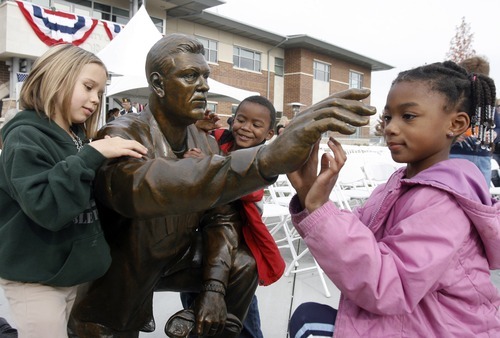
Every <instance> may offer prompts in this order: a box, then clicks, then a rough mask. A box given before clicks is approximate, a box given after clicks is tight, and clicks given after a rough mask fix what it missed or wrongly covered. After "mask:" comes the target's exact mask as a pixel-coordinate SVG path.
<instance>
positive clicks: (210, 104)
mask: <svg viewBox="0 0 500 338" xmlns="http://www.w3.org/2000/svg"><path fill="white" fill-rule="evenodd" d="M207 109H208V110H210V111H211V112H212V113H217V103H213V102H207Z"/></svg>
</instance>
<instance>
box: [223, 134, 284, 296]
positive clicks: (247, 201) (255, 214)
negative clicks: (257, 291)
mask: <svg viewBox="0 0 500 338" xmlns="http://www.w3.org/2000/svg"><path fill="white" fill-rule="evenodd" d="M213 135H214V137H215V139H216V140H217V142H218V143H219V146H220V148H221V150H222V151H223V152H224V153H226V154H227V153H229V152H230V151H231V148H232V147H233V144H234V139H233V138H232V135H231V132H230V131H229V130H227V129H216V130H215V131H214V133H213ZM263 197H264V190H263V189H261V190H257V191H254V192H253V193H251V194H248V195H246V196H243V197H242V198H240V200H241V202H242V205H243V211H244V213H245V216H246V217H245V219H246V220H247V224H245V226H243V237H244V238H245V242H246V244H247V245H248V248H249V249H250V251H251V252H252V255H253V257H254V258H255V261H256V263H257V272H258V274H259V284H260V285H265V286H267V285H270V284H272V283H274V282H276V281H277V280H278V279H280V277H281V276H282V275H283V272H284V271H285V266H286V264H285V261H284V260H283V257H281V254H280V251H279V249H278V246H277V245H276V242H275V241H274V238H273V236H272V235H271V234H270V233H269V230H268V229H267V226H266V225H265V224H264V222H262V216H261V214H260V211H259V208H258V207H257V206H256V203H257V202H260V201H262V198H263Z"/></svg>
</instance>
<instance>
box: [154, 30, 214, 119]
mask: <svg viewBox="0 0 500 338" xmlns="http://www.w3.org/2000/svg"><path fill="white" fill-rule="evenodd" d="M204 51H205V49H204V48H203V44H202V43H200V42H199V41H198V40H197V39H196V38H195V37H194V36H189V35H183V34H171V35H167V36H165V37H163V38H162V39H160V40H159V41H158V42H157V43H156V44H155V45H154V46H153V47H152V48H151V49H150V51H149V53H148V55H147V58H146V76H147V78H148V83H149V87H150V88H151V89H152V91H153V94H154V96H153V99H154V101H156V102H157V104H158V105H159V109H160V110H161V111H162V113H164V114H166V115H167V116H168V118H170V119H176V123H179V122H183V124H186V125H188V124H191V123H193V122H195V121H196V120H199V119H203V118H204V116H205V115H204V114H205V109H206V104H207V93H208V90H209V89H210V87H209V86H208V76H209V75H210V68H209V66H208V63H207V61H206V60H205V57H204V55H203V53H204ZM150 101H151V100H150Z"/></svg>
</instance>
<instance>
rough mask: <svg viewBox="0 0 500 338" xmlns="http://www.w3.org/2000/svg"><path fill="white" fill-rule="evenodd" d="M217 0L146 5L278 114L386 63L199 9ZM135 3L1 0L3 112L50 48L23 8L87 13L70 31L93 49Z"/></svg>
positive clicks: (161, 26) (161, 23)
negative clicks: (78, 28) (195, 41)
mask: <svg viewBox="0 0 500 338" xmlns="http://www.w3.org/2000/svg"><path fill="white" fill-rule="evenodd" d="M223 4H224V2H223V1H219V0H194V1H187V0H170V1H163V0H150V1H148V2H147V5H146V10H147V12H148V14H149V16H150V17H151V20H152V21H153V23H154V25H155V26H156V27H157V29H158V30H159V31H160V33H162V34H170V33H185V34H191V35H194V36H196V37H197V38H198V39H199V40H200V41H201V42H202V43H203V44H204V46H205V49H206V52H205V57H206V59H207V61H208V63H209V65H210V67H211V78H213V79H215V80H217V81H219V82H222V83H224V84H227V85H230V86H233V87H237V88H240V89H245V90H248V91H253V92H258V93H259V94H260V95H263V96H266V97H267V98H269V99H270V100H271V102H273V104H274V105H275V107H276V110H277V111H278V115H279V117H280V116H281V115H285V116H287V117H288V118H293V116H294V114H296V113H298V111H299V110H300V107H301V106H302V105H304V106H309V105H311V104H313V103H315V102H318V101H320V100H321V99H323V98H325V97H326V96H328V95H330V94H332V93H334V92H338V91H341V90H345V89H348V88H370V87H371V74H372V72H373V71H379V70H388V69H391V68H392V67H391V66H389V65H387V64H384V63H382V62H379V61H376V60H373V59H371V58H369V57H367V56H364V55H359V54H356V53H354V52H351V51H349V50H345V49H342V48H340V47H337V46H335V45H333V44H331V43H328V42H325V41H322V40H319V39H316V38H313V37H310V36H307V35H292V36H283V35H279V34H275V33H271V32H268V31H266V30H264V29H260V28H258V27H254V26H251V25H248V24H245V23H242V22H238V21H235V20H232V19H230V18H227V17H223V16H220V15H216V14H213V13H211V12H208V11H205V10H206V9H208V8H210V7H214V6H219V5H223ZM141 5H142V3H141V2H140V1H138V0H132V1H119V0H114V1H113V0H69V1H67V0H64V1H63V0H32V2H20V1H11V0H8V1H6V0H2V1H1V2H0V99H2V104H3V107H2V113H3V114H4V113H5V111H6V110H7V109H8V108H10V107H12V106H13V105H15V100H16V97H17V92H18V88H19V83H20V81H22V79H20V78H19V77H20V74H21V77H22V74H25V73H28V72H29V69H30V67H31V65H32V63H33V61H34V60H35V59H36V58H37V57H38V56H40V55H41V54H42V53H43V52H44V51H45V50H46V49H47V48H48V45H50V43H51V41H53V40H56V39H57V37H52V38H44V37H43V33H44V32H37V31H36V26H35V23H34V22H36V21H37V18H35V19H31V22H30V19H28V18H27V14H26V12H28V11H29V10H31V11H32V12H37V13H38V17H43V15H45V16H50V15H59V16H64V15H67V16H68V17H70V16H71V15H73V16H75V15H76V18H78V19H80V21H82V20H84V19H85V20H84V21H85V22H86V25H87V26H88V27H91V26H92V25H93V28H89V30H91V32H90V33H87V35H86V36H85V39H84V38H81V37H80V35H85V33H82V32H81V31H80V32H77V33H74V35H77V34H80V35H79V36H77V38H80V40H78V43H79V45H80V47H82V48H84V49H87V50H90V51H92V52H94V53H98V52H99V51H100V50H102V49H103V48H104V47H105V46H106V45H107V44H108V43H109V42H110V41H111V39H112V38H113V34H116V31H119V30H120V29H122V28H123V26H124V25H125V24H126V23H127V22H128V20H129V18H131V17H132V16H133V13H136V12H137V10H138V8H140V6H141ZM52 11H54V12H52ZM40 12H41V13H40ZM38 20H40V19H38ZM42 28H43V27H42ZM41 30H43V29H41ZM45 34H49V35H50V34H51V33H50V32H49V33H47V32H45ZM52 34H53V33H52ZM118 34H119V33H118ZM74 38H75V37H74ZM51 39H52V40H51ZM44 40H45V41H44ZM47 40H49V41H47ZM75 44H76V43H75ZM116 53H117V58H118V57H120V54H121V53H134V46H133V45H130V46H128V47H127V50H119V51H118V50H117V51H116ZM111 99H112V98H111ZM135 99H136V100H137V101H139V103H143V104H144V103H146V102H140V101H141V100H143V101H146V100H147V98H145V97H137V98H135ZM368 100H369V99H367V103H369V101H368ZM111 104H112V103H111ZM209 105H210V108H211V109H212V110H215V111H216V112H217V113H218V114H219V115H220V116H221V118H222V119H223V120H225V119H226V118H227V117H229V116H230V115H231V114H232V111H233V110H234V108H235V104H234V103H230V102H225V101H211V102H210V103H209ZM279 117H278V118H279ZM369 136H370V135H369V127H363V128H359V130H358V132H357V134H356V135H354V136H353V137H356V138H369Z"/></svg>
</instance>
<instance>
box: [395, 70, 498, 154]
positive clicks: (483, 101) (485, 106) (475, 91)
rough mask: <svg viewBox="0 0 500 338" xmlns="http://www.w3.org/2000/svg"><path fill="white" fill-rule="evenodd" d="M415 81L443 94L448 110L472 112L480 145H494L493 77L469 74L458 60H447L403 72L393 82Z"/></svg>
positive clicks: (472, 123) (474, 131)
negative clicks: (421, 82) (425, 83)
mask: <svg viewBox="0 0 500 338" xmlns="http://www.w3.org/2000/svg"><path fill="white" fill-rule="evenodd" d="M415 81H425V82H427V83H428V85H429V87H430V89H431V90H433V91H437V92H439V93H441V94H443V95H444V96H445V97H446V101H447V103H446V106H445V107H444V110H445V111H447V112H450V111H452V110H454V109H456V110H458V111H463V112H466V113H467V114H468V115H469V118H470V121H471V124H470V127H471V128H472V135H474V136H476V139H477V141H476V146H477V147H481V148H487V149H489V150H490V149H491V148H492V147H493V128H494V127H495V123H494V114H495V98H496V88H495V83H494V82H493V80H492V79H491V78H489V77H488V76H486V75H484V74H478V73H467V71H466V70H465V69H464V68H462V67H460V66H459V65H457V64H456V63H454V62H452V61H445V62H436V63H432V64H429V65H424V66H420V67H417V68H414V69H410V70H407V71H404V72H401V73H399V75H398V76H397V77H396V79H395V80H394V81H393V82H392V85H394V84H396V83H399V82H415Z"/></svg>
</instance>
